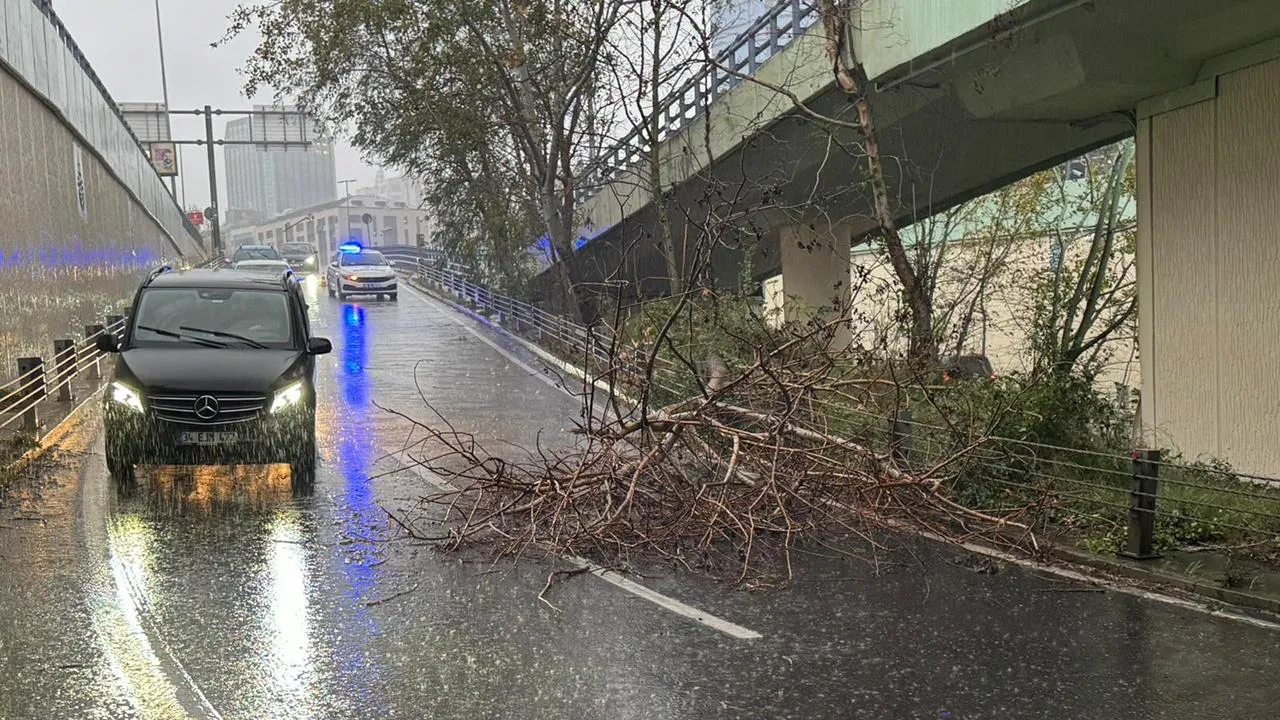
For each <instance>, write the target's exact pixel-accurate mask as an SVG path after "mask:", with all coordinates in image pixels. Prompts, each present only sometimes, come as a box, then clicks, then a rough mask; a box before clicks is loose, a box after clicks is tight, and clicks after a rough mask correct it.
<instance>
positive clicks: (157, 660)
mask: <svg viewBox="0 0 1280 720" xmlns="http://www.w3.org/2000/svg"><path fill="white" fill-rule="evenodd" d="M310 290H311V292H312V293H313V296H314V302H313V308H312V310H313V321H314V323H315V325H316V330H315V331H316V333H317V334H319V335H327V336H329V337H331V338H332V339H333V341H334V353H333V355H332V356H330V357H328V358H325V359H323V360H322V362H321V363H320V364H319V369H318V371H317V375H318V380H319V392H320V418H319V429H320V446H321V453H322V457H323V461H322V465H321V468H320V471H319V477H318V480H317V486H316V490H315V492H314V494H312V495H309V496H300V497H295V496H294V494H293V493H292V492H291V491H290V488H289V477H288V469H287V468H286V467H271V468H235V469H225V468H202V469H198V470H191V469H182V468H164V469H159V470H154V471H149V472H147V473H144V474H143V477H142V478H141V480H140V484H139V487H138V489H137V491H136V492H134V493H132V494H130V495H128V496H117V495H116V493H115V492H114V491H113V490H112V489H111V488H110V487H109V484H108V481H107V480H106V478H105V469H104V467H103V460H102V457H101V440H100V439H99V438H96V437H95V435H96V429H97V423H98V420H97V418H92V419H91V420H90V421H89V422H87V423H86V424H85V426H84V427H83V428H81V429H80V431H78V432H76V433H73V436H72V437H71V438H70V439H69V440H68V442H67V448H68V450H69V451H73V450H75V449H76V448H80V449H82V450H87V451H90V452H89V454H87V455H84V456H74V455H70V454H68V456H67V459H66V461H65V462H64V463H63V464H62V465H61V466H58V467H55V468H52V469H51V470H50V472H49V473H47V474H46V476H45V478H44V479H43V480H42V481H41V482H40V483H38V484H37V485H35V486H33V487H32V488H30V489H28V490H27V491H26V492H25V493H20V494H19V495H18V498H19V499H23V498H26V502H24V503H20V504H18V505H16V506H13V507H9V508H7V509H5V510H4V511H3V512H0V661H2V663H3V674H0V718H51V717H56V718H62V717H67V718H71V717H76V718H79V717H91V718H133V717H139V718H185V717H194V718H226V719H227V720H230V719H232V718H246V719H248V718H253V719H258V718H326V719H327V718H356V717H368V718H375V717H378V718H380V717H412V718H419V717H435V718H481V717H493V718H506V717H512V718H517V717H518V718H563V717H567V716H574V717H578V718H601V719H602V720H603V719H610V720H612V719H615V718H712V717H742V718H756V717H762V718H763V717H768V718H788V717H795V718H819V717H830V718H845V717H867V718H938V717H940V716H941V713H944V712H946V713H950V717H952V718H955V719H957V720H959V719H961V718H979V717H982V718H1015V717H1028V718H1041V717H1055V718H1056V717H1063V718H1073V719H1074V718H1210V717H1251V716H1258V717H1262V716H1266V713H1267V711H1269V710H1274V708H1275V707H1276V706H1277V705H1278V704H1280V691H1277V690H1275V689H1274V688H1275V687H1276V686H1275V684H1274V678H1275V677H1276V676H1277V671H1280V649H1278V644H1277V643H1276V638H1277V635H1276V634H1274V633H1271V632H1268V631H1264V630H1260V629H1255V628H1250V627H1247V626H1244V625H1240V624H1236V623H1231V622H1227V621H1223V620H1218V619H1213V618H1210V617H1207V616H1204V615H1199V614H1194V613H1189V612H1186V611H1183V610H1179V609H1175V608H1171V607H1169V606H1165V605H1161V604H1157V603H1152V602H1148V601H1143V600H1139V599H1136V598H1133V597H1129V596H1123V595H1117V594H1111V593H1091V592H1062V590H1063V588H1062V586H1061V585H1058V584H1055V583H1051V582H1048V581H1045V580H1041V579H1037V578H1033V577H1030V576H1027V575H1025V574H1023V573H1021V572H1017V571H1007V572H1001V573H998V574H996V575H990V576H989V575H979V574H976V573H973V572H969V571H965V570H962V569H959V568H956V567H953V566H952V565H948V564H946V563H945V562H941V561H939V560H937V559H925V560H924V561H923V562H924V564H925V567H921V566H919V565H916V564H912V563H910V562H904V563H902V564H899V565H893V564H890V565H887V566H885V567H884V568H882V569H881V570H882V572H881V573H880V574H879V575H874V576H873V575H872V574H871V573H870V571H869V569H868V568H866V567H862V566H858V565H850V564H848V563H846V562H843V561H839V560H835V559H830V558H825V559H824V558H816V557H815V558H814V559H813V560H812V561H811V562H809V563H807V564H806V566H805V567H803V568H802V571H801V574H800V579H799V580H798V581H797V582H796V583H795V584H794V586H793V587H791V588H789V589H787V590H785V591H781V592H776V593H768V594H749V593H737V592H733V591H729V590H726V589H724V588H722V587H718V586H716V585H715V584H713V583H711V582H709V581H705V580H700V579H697V578H689V577H682V576H671V575H669V574H668V575H666V576H664V577H653V578H649V579H646V580H645V582H646V584H647V585H649V586H650V587H653V588H654V589H656V590H659V591H660V592H664V593H666V594H668V595H670V596H672V597H675V598H678V599H680V600H683V601H685V602H687V603H690V604H693V605H695V606H697V607H699V608H702V609H704V610H706V611H709V612H711V613H714V614H716V615H718V616H720V617H723V618H726V619H729V620H732V621H733V622H736V623H740V624H742V625H745V626H746V627H748V628H751V629H753V630H756V631H759V632H761V633H762V634H763V635H764V637H763V638H762V639H759V640H753V641H742V640H735V639H733V638H729V637H726V636H724V635H721V634H719V633H717V632H715V631H714V630H711V629H708V628H706V627H701V626H698V625H696V624H694V623H692V622H690V621H688V620H685V619H683V618H680V617H678V616H676V615H674V614H671V613H669V612H667V611H666V610H663V609H661V608H659V607H657V606H656V605H653V604H650V603H648V602H646V601H644V600H641V599H639V598H637V597H635V596H632V595H628V594H626V593H623V592H622V591H620V590H618V589H616V588H614V587H612V586H610V585H607V584H606V583H603V582H599V581H597V580H595V579H593V578H589V577H584V578H579V579H576V580H574V581H571V582H569V583H567V584H564V585H562V586H558V587H557V588H555V589H553V591H552V592H551V593H550V596H551V599H552V601H553V602H554V603H555V605H556V607H557V608H559V610H558V611H557V610H553V609H551V608H549V607H548V606H547V605H545V604H543V603H541V602H539V601H538V600H537V594H538V592H539V591H540V590H541V589H542V587H543V584H544V583H545V581H546V577H547V573H548V572H549V570H550V569H552V568H550V567H549V566H547V565H543V564H535V563H526V564H522V565H520V566H517V567H515V568H511V567H509V566H506V565H500V566H497V567H496V568H491V567H490V566H489V565H487V564H485V563H483V562H463V561H461V560H460V559H459V558H458V557H456V556H441V555H439V554H437V553H435V552H434V551H432V550H430V549H428V548H425V547H420V546H415V545H411V544H407V543H403V542H399V543H384V542H377V541H376V540H377V538H379V537H380V535H381V534H382V533H384V532H387V531H388V528H387V521H386V518H385V515H384V514H383V513H382V512H381V510H380V509H379V504H383V505H387V506H391V507H403V506H405V505H407V504H408V503H411V502H412V501H413V499H414V498H415V497H416V496H417V495H419V494H421V493H424V492H428V491H429V490H430V487H429V486H427V485H426V483H425V482H424V481H423V480H421V479H420V478H418V477H417V476H415V475H412V474H408V473H401V474H394V475H384V473H385V472H386V471H389V470H392V469H394V462H393V461H392V460H390V459H389V458H387V457H386V452H387V451H388V450H391V449H394V448H395V447H397V446H398V444H399V443H400V442H402V441H403V440H404V438H405V436H406V433H407V427H406V425H405V423H404V422H403V421H401V420H398V419H396V418H395V417H393V416H391V415H389V414H387V413H385V412H383V411H381V410H379V409H378V407H377V406H376V405H375V403H377V404H380V405H383V406H386V407H392V408H395V409H397V410H402V411H405V412H408V413H410V414H411V415H414V416H416V417H419V418H423V419H428V418H430V417H431V414H430V412H429V411H428V410H427V409H426V408H425V407H424V405H423V402H422V398H419V396H418V393H419V391H420V392H421V393H422V396H423V398H425V399H426V400H427V401H429V402H430V403H431V404H432V406H434V407H435V408H437V409H438V410H439V411H440V412H441V413H442V414H443V415H445V416H446V417H448V418H449V419H450V420H451V421H452V422H454V423H455V424H457V425H458V427H459V429H460V430H464V431H470V432H475V433H477V434H478V435H479V437H480V438H481V439H482V440H486V441H492V442H501V441H507V442H513V443H517V444H521V445H525V446H528V445H530V444H532V443H533V442H535V441H537V440H538V439H539V437H541V439H542V440H544V441H552V442H554V441H557V439H559V438H562V436H563V432H562V431H563V430H564V429H565V428H567V427H569V426H570V425H571V422H572V418H574V417H576V416H577V413H578V405H577V403H576V401H574V400H572V399H571V398H569V397H567V396H565V395H564V394H562V393H558V392H557V391H555V390H554V389H552V388H551V387H550V386H549V385H548V384H547V383H545V382H543V381H542V380H541V379H539V378H536V377H530V376H529V372H528V370H527V369H526V368H523V367H521V366H519V365H517V364H515V363H512V362H510V360H509V359H507V358H504V357H502V356H500V355H499V354H498V353H496V352H494V351H493V350H492V349H491V348H490V347H488V346H486V345H485V344H483V343H481V342H479V341H478V340H477V339H476V338H475V337H474V336H473V335H471V334H470V333H468V332H467V331H466V330H465V329H464V328H462V327H460V326H459V325H458V324H457V322H456V321H455V319H456V318H457V317H458V316H453V317H451V316H450V315H448V314H447V313H449V312H451V311H448V310H445V309H443V307H442V306H439V305H437V304H434V303H428V302H427V301H425V300H424V299H422V298H420V297H418V296H416V295H415V294H413V293H409V292H403V291H402V293H401V299H400V302H399V303H398V304H391V303H376V302H371V303H359V304H350V303H348V304H340V303H338V302H336V301H333V300H329V299H327V298H325V297H324V294H323V291H321V292H320V293H318V295H317V294H316V293H315V290H316V288H315V287H314V284H313V285H312V286H311V288H310ZM466 322H470V321H466ZM480 332H482V333H485V332H489V331H487V330H485V329H480ZM517 352H518V350H517ZM371 475H373V476H377V478H378V479H376V480H370V476H371ZM904 560H906V558H904Z"/></svg>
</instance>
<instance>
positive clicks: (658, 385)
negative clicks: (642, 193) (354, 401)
mask: <svg viewBox="0 0 1280 720" xmlns="http://www.w3.org/2000/svg"><path fill="white" fill-rule="evenodd" d="M704 297H705V295H704ZM685 305H687V303H686V302H682V303H680V305H679V306H678V307H677V308H676V309H674V310H673V314H675V315H678V314H680V313H684V312H687V307H685ZM846 316H847V315H846ZM673 328H675V329H678V323H676V322H671V323H667V325H666V327H664V329H663V331H662V332H663V335H660V336H659V337H658V338H656V339H653V340H652V342H651V344H650V346H649V347H650V348H657V347H660V346H661V345H662V343H663V342H664V340H665V341H667V342H668V343H669V344H668V347H669V349H670V352H667V353H663V354H657V353H650V354H649V355H648V358H649V361H648V362H646V363H644V368H645V370H643V371H642V372H643V376H642V377H641V379H640V382H641V383H643V384H644V386H645V387H647V388H648V389H649V390H650V391H654V392H651V393H649V395H652V396H653V397H661V396H662V395H660V394H659V393H658V392H656V391H660V390H664V389H665V390H666V392H667V394H666V396H667V397H671V393H670V389H671V388H672V386H680V385H683V387H686V388H687V387H689V386H690V385H692V386H694V387H695V388H696V389H695V390H694V391H693V392H691V393H686V394H684V395H683V396H681V397H678V398H677V399H675V400H674V401H671V402H666V403H665V404H662V405H661V406H655V407H652V408H650V407H649V406H648V404H647V403H644V402H639V401H635V402H632V403H631V404H630V405H629V406H626V405H623V404H622V403H621V402H619V400H618V398H617V397H616V396H615V397H613V398H610V399H609V402H607V403H605V402H600V401H599V400H600V398H597V397H594V396H593V395H594V393H591V392H588V393H586V396H585V397H584V402H585V403H586V407H589V408H593V410H592V412H590V413H587V414H585V415H584V417H586V418H587V419H586V420H584V421H583V422H581V423H580V424H579V425H578V427H577V429H576V432H575V433H574V436H575V437H576V440H575V441H573V442H567V443H565V445H564V446H562V447H558V448H549V447H543V448H537V449H534V450H532V451H530V452H527V453H524V454H523V456H522V457H520V458H512V457H511V453H506V455H505V456H500V455H498V454H496V453H493V452H490V450H489V449H488V448H485V447H483V446H482V445H481V444H480V443H478V442H477V441H476V439H475V438H474V436H472V435H470V434H468V433H465V432H461V431H459V430H457V429H455V428H453V427H452V426H451V425H449V423H448V422H447V421H446V419H445V418H443V417H441V416H438V417H437V420H436V421H435V422H433V423H423V422H415V424H416V425H417V427H418V428H419V430H416V431H415V435H416V436H418V437H420V438H421V439H420V440H419V441H418V442H417V443H415V444H414V445H413V446H412V447H411V448H409V449H408V450H407V451H406V453H405V460H406V461H407V462H410V463H412V464H415V465H417V466H419V467H421V468H424V469H426V470H427V471H429V472H430V473H432V474H433V475H435V476H436V477H439V478H441V479H442V481H443V482H442V487H441V488H440V490H439V491H438V492H435V493H433V494H430V495H429V496H427V497H425V498H423V500H422V502H421V503H420V504H419V505H418V510H419V511H418V512H414V513H409V514H405V513H399V514H396V515H394V516H393V519H394V520H395V522H396V523H398V524H399V525H400V527H401V528H403V530H404V531H405V532H406V533H407V534H409V535H410V536H412V537H414V538H418V539H421V540H430V541H436V542H440V543H443V544H444V545H446V546H447V547H450V548H458V547H466V546H475V545H484V546H487V547H490V548H492V549H493V550H494V551H495V552H496V553H497V554H498V555H500V556H522V555H526V554H528V553H530V552H536V553H543V554H553V555H568V556H586V557H590V558H593V559H595V560H597V561H599V562H601V563H603V564H610V565H618V564H627V563H629V562H632V561H636V560H641V559H647V560H653V559H662V560H666V561H671V562H674V563H677V564H679V565H681V566H684V567H686V568H689V569H694V570H700V571H711V572H715V573H725V572H728V573H729V575H730V576H732V577H734V578H736V579H737V580H738V581H747V580H752V581H758V580H761V579H775V578H780V577H790V573H791V560H792V553H793V551H794V550H796V549H797V548H798V547H801V546H803V545H805V544H806V543H821V542H826V541H827V540H830V539H833V538H836V537H844V538H850V537H852V538H854V539H856V540H858V543H857V544H858V545H859V546H860V547H862V548H869V549H871V550H872V551H874V550H875V549H877V548H879V547H881V545H880V543H881V542H882V540H883V539H884V537H885V532H886V531H900V530H904V529H908V530H917V531H927V532H929V533H932V534H934V535H938V536H941V537H944V538H949V539H953V540H955V541H957V542H960V541H970V540H973V539H975V537H978V536H983V537H986V538H987V539H989V540H990V541H991V542H995V543H1000V544H1003V545H1006V546H1007V545H1009V544H1010V543H1011V541H1010V540H1009V539H1008V538H1009V537H1010V535H1009V532H1008V531H1009V530H1016V531H1018V534H1019V535H1020V537H1021V541H1020V542H1021V543H1022V544H1024V546H1026V547H1033V546H1034V544H1035V540H1034V536H1033V535H1032V533H1031V530H1030V527H1031V526H1030V524H1029V523H1028V522H1027V521H1026V515H1027V513H1028V512H1029V511H1030V510H1031V508H1032V505H1031V504H1022V505H1019V506H1016V507H1008V508H1003V509H1001V510H999V511H995V512H990V511H981V510H975V509H970V508H968V507H965V506H963V505H961V504H958V503H957V502H955V501H954V500H952V499H951V498H950V497H948V491H947V490H948V487H949V482H950V480H951V479H952V477H953V475H954V473H955V472H956V471H957V470H958V468H959V467H961V466H963V465H964V464H965V462H966V460H967V458H968V457H969V456H970V455H971V454H972V453H974V452H975V451H976V450H978V449H979V448H981V447H982V446H983V444H984V443H985V442H986V438H985V437H984V436H983V435H982V434H981V433H980V432H974V430H975V425H974V423H972V422H957V424H956V426H955V427H956V432H954V433H952V435H951V442H949V443H948V447H947V448H945V449H943V450H940V451H931V452H928V453H925V455H927V459H925V460H924V461H923V462H912V463H909V462H906V461H905V458H904V457H903V456H902V455H903V454H902V453H895V452H894V449H893V447H892V443H890V442H886V441H885V438H884V437H882V433H881V432H878V431H883V430H885V428H886V426H885V424H884V423H883V422H879V420H880V419H881V418H882V417H883V409H884V407H885V406H886V403H888V404H889V405H892V403H893V401H894V400H893V399H894V396H895V394H897V395H900V394H902V393H904V392H906V391H908V390H910V391H912V392H916V393H925V394H927V393H928V392H929V388H928V386H927V383H926V378H923V377H914V376H913V377H909V378H896V377H894V376H893V373H892V368H891V367H890V366H884V364H883V363H882V362H880V360H879V359H878V357H873V356H872V355H871V354H868V355H866V356H865V357H861V358H854V359H853V360H850V359H848V358H846V357H844V356H835V355H832V354H830V353H829V352H827V351H826V348H827V347H829V344H830V337H831V334H832V333H833V331H834V327H833V324H828V325H824V326H820V327H808V328H805V329H804V330H803V331H800V332H797V331H793V332H791V333H786V332H777V333H773V334H768V333H765V334H764V335H765V336H766V337H768V338H769V339H768V341H762V340H761V338H759V337H757V338H751V339H748V338H741V340H742V342H743V343H747V342H752V343H754V344H753V345H750V347H753V352H752V356H753V357H752V359H751V360H750V361H749V362H746V363H743V364H737V365H735V366H734V367H728V366H727V365H724V364H723V363H721V365H720V366H719V368H720V369H719V371H720V372H721V373H723V372H724V371H726V370H727V376H722V377H721V378H720V379H719V380H718V381H717V382H716V383H714V386H712V385H708V384H707V383H706V376H705V364H702V366H701V367H700V364H699V363H696V362H693V361H692V360H691V359H690V358H689V357H686V356H684V354H682V353H681V352H680V351H679V348H680V344H679V343H675V342H670V339H671V335H672V334H673ZM615 351H616V353H617V355H618V356H621V355H623V352H622V351H621V350H620V349H618V348H615ZM630 365H631V366H632V370H633V371H634V365H635V363H634V361H631V362H630ZM877 365H878V366H884V367H887V368H888V369H887V370H886V371H885V373H884V374H883V375H882V376H872V375H871V374H869V372H868V368H870V367H875V366H877ZM615 369H617V368H605V369H604V370H603V371H601V372H600V373H599V375H600V376H601V377H608V376H609V375H610V374H611V373H612V371H613V370H615ZM586 387H588V388H590V387H591V386H590V385H589V384H588V385H587V386H586ZM627 390H630V391H631V392H629V393H627V395H628V396H629V397H633V396H635V395H636V392H635V390H637V388H635V387H630V388H627ZM605 405H608V406H609V407H610V408H613V410H612V411H609V412H603V411H602V408H603V407H604V406H605ZM858 413H862V414H863V415H865V416H866V417H864V418H859V417H857V414H858ZM867 418H874V420H868V419H867ZM1014 544H1019V543H1014ZM842 546H843V547H844V548H845V549H846V550H848V549H849V547H850V544H849V543H847V542H846V543H842Z"/></svg>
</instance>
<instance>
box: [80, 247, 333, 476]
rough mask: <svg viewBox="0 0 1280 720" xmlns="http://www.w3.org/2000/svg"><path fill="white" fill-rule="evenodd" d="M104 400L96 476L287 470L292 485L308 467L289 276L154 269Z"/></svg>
mask: <svg viewBox="0 0 1280 720" xmlns="http://www.w3.org/2000/svg"><path fill="white" fill-rule="evenodd" d="M129 318H130V319H129V322H128V324H127V326H126V328H125V330H124V334H123V338H120V339H117V338H116V336H115V335H113V334H103V335H101V336H99V340H98V347H99V349H101V350H103V351H104V352H110V353H116V354H117V356H118V357H117V360H116V363H115V372H114V376H113V377H112V382H111V384H110V385H109V386H108V388H107V391H106V397H105V404H106V412H105V416H104V424H105V430H106V455H107V468H108V470H109V472H110V473H111V475H112V477H113V478H114V479H115V480H116V481H117V482H119V483H124V484H127V483H132V482H133V480H134V466H135V465H148V464H155V465H164V464H181V465H203V464H224V463H225V464H236V463H288V464H289V465H290V467H291V469H292V474H293V484H294V486H295V487H299V486H309V485H310V484H311V483H312V482H313V481H314V477H315V465H316V440H315V437H316V430H315V417H316V394H315V358H316V356H317V355H323V354H325V353H328V352H330V351H331V350H332V345H331V344H330V342H329V340H327V339H325V338H318V337H312V336H311V327H310V322H309V321H308V319H307V304H306V300H305V298H304V297H303V294H302V289H301V286H300V285H299V283H298V280H297V277H296V276H295V275H294V274H293V273H292V272H290V271H285V272H283V273H282V274H281V276H280V277H278V278H275V277H269V276H263V275H254V274H250V273H243V272H236V271H230V270H203V269H198V270H186V271H178V272H175V271H173V270H171V269H170V268H168V267H167V266H166V267H161V268H158V269H156V270H155V271H153V272H152V273H151V274H150V275H149V276H148V277H147V279H146V280H145V281H144V282H143V283H142V286H141V287H140V288H139V289H138V293H137V295H136V297H135V298H134V301H133V310H132V312H131V314H130V316H129Z"/></svg>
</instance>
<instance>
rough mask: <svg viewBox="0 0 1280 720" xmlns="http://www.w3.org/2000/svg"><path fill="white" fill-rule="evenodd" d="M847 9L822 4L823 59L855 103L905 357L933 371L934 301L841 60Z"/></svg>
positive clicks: (858, 94)
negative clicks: (903, 325)
mask: <svg viewBox="0 0 1280 720" xmlns="http://www.w3.org/2000/svg"><path fill="white" fill-rule="evenodd" d="M849 10H850V3H849V2H844V1H841V0H824V1H823V3H822V16H823V18H822V19H823V23H824V26H825V28H826V31H827V55H828V59H830V60H831V64H832V69H833V71H834V72H835V75H836V80H837V83H838V84H839V86H840V89H841V90H842V91H843V92H844V93H845V94H846V95H847V96H849V98H850V99H851V100H852V101H853V103H854V107H855V108H856V109H857V111H858V128H859V130H860V131H861V134H862V138H863V143H864V149H865V151H866V153H867V174H868V179H869V180H870V182H871V196H872V197H871V199H872V207H873V214H874V217H875V220H876V224H877V225H878V226H879V229H880V236H881V238H882V240H883V242H884V245H885V250H886V252H887V253H888V255H889V263H890V264H891V265H892V266H893V272H894V274H895V275H897V277H898V282H899V283H901V285H902V296H903V300H904V301H905V302H906V303H907V307H908V308H909V310H910V311H911V324H910V328H909V329H908V343H909V344H908V349H907V354H908V357H909V358H910V359H911V360H912V361H913V362H915V363H916V364H918V365H919V366H921V367H931V366H934V365H936V364H937V362H938V340H937V338H936V337H935V336H934V331H933V299H932V297H931V293H930V292H929V289H928V288H926V287H925V285H924V283H923V282H921V279H920V276H919V275H918V274H917V273H916V269H915V268H914V267H913V266H912V264H911V259H910V258H909V257H908V256H907V251H906V248H905V247H904V245H903V242H902V236H901V234H900V233H899V232H898V223H897V220H895V219H894V215H893V208H892V205H891V204H890V202H889V189H888V185H887V184H886V183H885V179H884V162H883V161H882V160H881V158H880V144H879V140H878V138H877V135H876V126H875V119H874V117H873V116H872V112H871V103H870V102H869V101H868V100H867V92H866V90H867V85H868V84H867V83H866V82H864V80H865V78H864V75H863V73H862V71H861V67H860V65H859V63H858V59H857V58H853V62H852V63H847V62H846V60H845V57H844V55H845V53H844V50H845V42H844V38H845V29H846V26H847V19H846V18H847V14H848V12H849Z"/></svg>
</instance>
